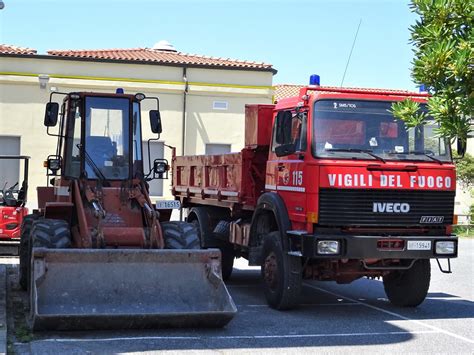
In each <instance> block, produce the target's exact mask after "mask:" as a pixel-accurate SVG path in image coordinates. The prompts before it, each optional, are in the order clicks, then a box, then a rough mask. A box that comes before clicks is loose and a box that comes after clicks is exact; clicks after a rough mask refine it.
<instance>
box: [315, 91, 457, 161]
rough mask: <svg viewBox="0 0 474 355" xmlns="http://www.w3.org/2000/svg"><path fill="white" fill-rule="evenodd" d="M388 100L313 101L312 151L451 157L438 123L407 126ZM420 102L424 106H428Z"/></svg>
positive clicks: (382, 156)
mask: <svg viewBox="0 0 474 355" xmlns="http://www.w3.org/2000/svg"><path fill="white" fill-rule="evenodd" d="M391 106H392V103H391V102H387V101H356V100H320V101H316V102H315V104H314V114H313V120H314V122H313V148H312V149H313V155H314V156H317V157H325V158H326V157H328V158H343V159H367V160H377V159H378V160H381V159H382V160H407V161H410V160H418V161H437V162H448V161H451V154H450V149H449V147H448V145H447V142H446V140H444V139H442V138H438V137H436V134H435V130H436V128H437V125H436V124H435V122H434V121H428V122H427V124H426V125H423V126H420V127H416V128H410V129H409V130H407V128H406V126H405V124H404V123H403V121H401V120H398V119H396V118H395V117H394V116H393V115H392V113H391V112H390V109H391ZM426 109H427V108H426V105H424V104H422V105H421V110H426Z"/></svg>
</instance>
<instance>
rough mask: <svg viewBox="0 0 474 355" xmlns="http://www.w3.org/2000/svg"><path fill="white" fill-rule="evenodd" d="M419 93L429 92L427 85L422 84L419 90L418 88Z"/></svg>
mask: <svg viewBox="0 0 474 355" xmlns="http://www.w3.org/2000/svg"><path fill="white" fill-rule="evenodd" d="M418 91H419V92H426V91H427V90H426V86H425V84H421V85H420V86H419V88H418Z"/></svg>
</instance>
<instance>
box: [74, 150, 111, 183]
mask: <svg viewBox="0 0 474 355" xmlns="http://www.w3.org/2000/svg"><path fill="white" fill-rule="evenodd" d="M76 147H77V148H79V151H80V149H81V145H80V144H77V145H76ZM84 153H85V158H86V159H85V160H86V163H88V164H89V166H90V167H91V168H92V170H94V173H95V175H96V176H97V178H98V179H99V180H100V181H101V183H102V185H103V186H105V187H109V186H110V183H109V182H108V181H107V178H106V177H105V175H104V174H103V173H102V171H101V170H100V169H99V167H98V166H97V164H96V163H95V162H94V160H92V158H91V156H90V155H89V153H87V152H86V150H85V149H84Z"/></svg>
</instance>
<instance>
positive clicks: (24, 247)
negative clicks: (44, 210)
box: [19, 214, 40, 291]
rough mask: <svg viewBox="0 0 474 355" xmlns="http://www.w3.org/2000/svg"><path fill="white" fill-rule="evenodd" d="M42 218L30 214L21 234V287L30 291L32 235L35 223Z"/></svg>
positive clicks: (24, 219) (26, 217) (24, 218)
mask: <svg viewBox="0 0 474 355" xmlns="http://www.w3.org/2000/svg"><path fill="white" fill-rule="evenodd" d="M39 218H40V215H38V214H29V215H26V216H25V217H23V221H22V222H21V233H20V275H19V280H20V281H19V283H20V287H21V288H22V289H23V290H25V291H28V278H29V276H28V275H29V274H30V267H31V265H30V263H31V243H30V239H31V238H30V234H31V228H32V227H33V222H34V221H36V220H37V219H39Z"/></svg>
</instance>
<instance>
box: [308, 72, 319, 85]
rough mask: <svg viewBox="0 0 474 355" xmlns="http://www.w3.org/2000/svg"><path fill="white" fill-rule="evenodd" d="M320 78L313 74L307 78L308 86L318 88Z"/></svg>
mask: <svg viewBox="0 0 474 355" xmlns="http://www.w3.org/2000/svg"><path fill="white" fill-rule="evenodd" d="M319 83H320V78H319V75H318V74H313V75H311V76H310V77H309V85H317V86H319V85H320V84H319Z"/></svg>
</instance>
